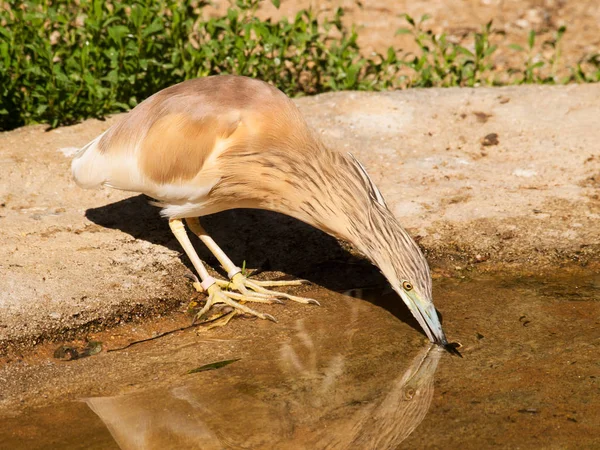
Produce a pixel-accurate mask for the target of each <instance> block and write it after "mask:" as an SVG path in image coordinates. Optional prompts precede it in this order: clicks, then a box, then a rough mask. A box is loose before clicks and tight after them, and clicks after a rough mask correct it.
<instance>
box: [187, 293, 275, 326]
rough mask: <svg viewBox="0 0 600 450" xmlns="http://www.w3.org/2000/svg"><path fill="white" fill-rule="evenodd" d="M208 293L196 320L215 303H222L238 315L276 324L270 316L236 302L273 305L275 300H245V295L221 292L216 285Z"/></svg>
mask: <svg viewBox="0 0 600 450" xmlns="http://www.w3.org/2000/svg"><path fill="white" fill-rule="evenodd" d="M208 292H209V297H208V300H207V303H206V305H204V307H203V308H202V310H201V311H200V312H199V313H198V316H197V317H198V318H200V317H202V316H203V315H204V314H205V313H206V312H207V311H208V309H209V308H210V307H211V306H212V305H214V304H216V303H224V304H226V305H229V306H231V307H232V308H234V310H236V311H238V312H240V313H244V314H249V315H251V316H255V317H258V318H259V319H266V320H271V321H273V322H277V320H276V319H275V317H273V316H272V315H270V314H266V313H261V312H259V311H256V310H254V309H252V308H249V307H248V306H246V305H244V304H242V303H239V302H238V301H237V300H239V301H245V300H250V301H254V302H257V301H258V302H259V303H273V302H274V301H277V299H262V298H261V299H260V300H257V299H246V298H245V297H246V296H245V295H243V294H238V293H236V292H230V291H222V290H221V288H220V287H219V286H218V285H217V284H213V285H212V286H211V287H209V288H208Z"/></svg>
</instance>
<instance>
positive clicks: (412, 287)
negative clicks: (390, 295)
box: [365, 208, 448, 346]
mask: <svg viewBox="0 0 600 450" xmlns="http://www.w3.org/2000/svg"><path fill="white" fill-rule="evenodd" d="M378 210H379V213H377V214H372V215H371V224H372V230H373V231H372V233H371V235H370V236H369V237H368V238H367V239H368V240H369V241H370V242H369V243H368V245H367V246H365V253H366V254H367V255H368V256H369V257H370V258H371V260H372V261H373V262H374V263H375V264H376V265H377V266H378V267H379V268H380V269H381V271H382V273H383V274H384V275H385V277H386V278H387V279H388V281H389V282H390V284H391V286H392V288H393V289H394V290H395V291H396V292H397V293H398V295H399V296H400V298H401V299H402V301H403V302H404V303H405V304H406V306H407V307H408V309H409V310H410V312H411V313H412V314H413V316H414V317H415V319H417V321H418V322H419V324H420V325H421V327H422V328H423V331H424V332H425V334H427V337H428V338H429V339H430V340H431V342H434V343H436V344H440V345H442V346H446V345H447V344H448V341H447V339H446V336H445V335H444V331H443V330H442V324H441V323H440V319H439V317H438V313H437V311H436V309H435V306H434V305H433V300H432V283H431V272H430V270H429V264H427V260H426V259H425V256H424V255H423V252H422V251H421V249H420V248H419V246H418V245H417V243H416V242H415V241H414V239H413V238H412V237H411V236H410V235H409V233H408V232H407V231H406V230H405V229H404V228H403V227H402V226H401V225H400V224H399V223H398V221H397V220H396V218H395V217H394V216H393V214H392V213H391V212H390V211H389V210H383V209H382V208H378ZM375 217H376V218H375Z"/></svg>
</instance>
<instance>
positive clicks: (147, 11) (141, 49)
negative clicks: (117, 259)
mask: <svg viewBox="0 0 600 450" xmlns="http://www.w3.org/2000/svg"><path fill="white" fill-rule="evenodd" d="M260 1H261V0H235V3H234V4H232V6H231V7H230V8H229V9H228V11H227V14H226V15H225V16H223V17H217V18H210V19H204V18H203V15H202V11H203V8H204V7H205V6H206V4H207V3H205V2H204V1H203V0H122V1H120V2H114V0H109V1H104V0H30V1H23V0H10V1H3V0H0V130H9V129H12V128H16V127H18V126H22V125H25V124H31V123H47V124H50V126H52V127H56V126H59V125H66V124H72V123H75V122H77V121H80V120H82V119H85V118H89V117H97V118H102V117H104V116H105V115H107V114H109V113H115V112H120V111H126V110H128V109H130V108H132V107H134V106H135V105H137V104H138V103H139V102H140V101H141V100H143V99H144V98H147V97H148V96H150V95H151V94H153V93H154V92H156V91H158V90H160V89H162V88H164V87H166V86H169V85H172V84H175V83H178V82H180V81H183V80H185V79H189V78H195V77H199V76H206V75H213V74H224V73H231V74H241V75H247V76H251V77H257V78H262V79H264V80H267V81H269V82H271V83H273V84H275V85H276V86H278V87H279V88H281V89H282V90H284V91H285V92H286V93H287V94H288V95H292V96H298V95H306V94H316V93H321V92H327V91H337V90H347V89H352V90H384V89H397V88H405V87H434V86H439V87H449V86H480V85H496V84H509V83H566V82H572V81H575V82H594V81H600V55H594V56H591V57H585V58H582V59H581V60H580V62H579V63H578V64H577V65H576V67H572V68H570V70H569V75H568V76H565V77H563V78H559V76H558V75H557V74H558V68H559V60H560V56H561V51H560V42H561V39H562V37H563V35H564V33H565V31H566V29H565V28H564V27H563V28H561V29H559V30H558V31H557V34H556V36H555V38H554V39H551V40H549V41H546V42H544V43H543V44H542V46H541V50H544V51H546V53H548V52H549V56H547V57H544V52H543V51H540V48H539V46H536V35H535V33H534V32H531V34H530V35H529V43H528V48H527V49H523V48H521V47H519V46H512V48H513V49H514V50H515V51H517V52H519V53H523V55H524V60H523V63H522V64H521V65H517V66H515V67H509V68H507V69H505V70H503V71H501V73H500V74H498V73H497V71H496V70H495V69H496V66H495V63H494V55H495V53H496V51H497V49H498V44H496V43H495V41H494V40H495V37H496V35H497V33H496V32H495V31H494V30H493V28H492V23H491V22H490V23H488V24H486V25H485V26H484V27H482V29H481V31H480V32H477V33H471V34H470V35H468V36H466V37H465V38H464V39H463V40H461V41H460V42H459V43H456V42H453V41H451V40H450V39H449V38H448V37H447V36H446V35H445V34H440V35H436V34H434V33H433V32H432V31H431V30H428V29H426V28H425V22H426V21H427V19H428V16H427V15H425V16H423V17H421V19H420V20H419V21H415V20H414V19H413V18H412V17H410V16H409V15H404V19H405V20H406V22H407V24H408V28H402V29H400V30H398V33H401V34H407V35H410V36H412V38H413V39H414V41H415V43H416V44H417V48H418V51H417V52H416V53H414V54H413V53H404V52H402V51H400V50H398V49H394V48H392V47H390V48H389V49H388V50H387V52H385V53H384V54H374V55H372V56H370V57H364V56H362V54H361V51H360V48H359V45H358V43H357V38H358V34H357V32H356V30H355V29H354V28H351V29H348V28H347V27H345V26H344V25H343V23H342V17H343V11H342V10H341V9H338V10H337V11H336V12H335V13H334V14H333V16H332V17H325V18H323V17H320V16H318V15H316V14H315V13H313V12H312V11H310V10H303V11H300V12H299V13H298V14H297V15H296V16H295V17H294V18H292V19H286V18H284V19H281V20H277V21H273V20H260V19H258V18H257V16H256V14H255V13H256V9H257V7H258V6H259V3H260ZM271 1H272V3H273V4H275V5H276V6H278V4H279V1H278V0H271Z"/></svg>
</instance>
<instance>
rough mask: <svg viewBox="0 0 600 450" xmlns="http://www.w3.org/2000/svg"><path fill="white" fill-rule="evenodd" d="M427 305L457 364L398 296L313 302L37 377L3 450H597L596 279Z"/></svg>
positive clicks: (502, 289)
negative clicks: (270, 317) (456, 348)
mask: <svg viewBox="0 0 600 450" xmlns="http://www.w3.org/2000/svg"><path fill="white" fill-rule="evenodd" d="M434 292H435V296H436V305H437V306H438V309H440V310H441V311H442V313H443V317H444V328H445V330H446V333H447V335H448V336H449V338H450V339H451V340H456V341H458V342H460V343H461V344H462V347H461V349H460V350H461V352H462V354H463V356H464V358H463V359H460V358H457V357H453V356H451V355H449V354H448V353H445V352H443V351H441V350H440V349H438V348H437V347H431V346H430V345H429V344H427V342H426V339H425V337H424V336H423V335H422V334H421V333H420V332H418V331H417V329H415V328H418V325H416V324H415V323H414V321H412V320H411V319H410V317H408V316H407V312H406V309H405V308H404V306H402V304H401V303H400V300H399V299H398V298H397V297H396V296H395V294H383V293H382V292H381V290H370V291H364V292H357V291H354V292H349V293H352V294H354V295H357V294H358V295H360V297H362V299H357V298H352V297H350V296H349V295H344V294H336V293H332V292H329V291H325V290H317V291H315V292H311V296H313V297H314V298H318V299H319V300H320V301H321V303H322V304H323V306H322V307H321V308H317V307H314V308H311V307H303V306H300V305H290V306H288V307H285V308H282V307H281V306H279V307H277V306H273V307H271V308H272V309H269V311H268V312H269V313H272V314H274V315H276V316H277V317H278V319H279V323H278V324H276V325H274V324H270V323H266V322H263V321H250V320H243V321H242V320H237V321H234V322H233V323H232V324H231V325H230V326H229V327H227V328H225V329H216V330H211V331H206V332H202V333H200V334H197V333H196V332H195V331H194V330H188V331H185V332H182V333H177V334H174V335H170V336H166V337H164V338H161V339H157V340H154V341H151V342H147V343H143V344H139V345H137V346H134V347H131V348H129V349H127V350H124V351H119V352H113V353H102V354H100V355H96V356H92V357H89V358H85V359H82V360H77V361H71V362H62V361H60V362H51V363H46V364H45V365H44V364H40V366H39V367H36V368H34V369H35V370H36V374H37V378H29V379H28V380H25V381H23V382H22V385H19V383H18V381H15V382H14V383H13V384H11V386H12V388H11V389H14V390H16V391H18V390H19V389H21V393H20V395H26V393H27V392H31V391H32V390H33V391H34V392H38V393H39V394H42V395H48V400H47V402H48V403H49V405H48V406H42V407H41V408H35V409H24V410H21V409H18V410H17V409H15V408H12V410H11V408H8V409H5V410H0V415H4V416H9V415H12V417H5V418H4V419H3V420H2V427H1V428H0V447H1V448H10V449H21V448H23V449H25V448H26V449H34V448H89V449H94V448H98V449H111V448H115V449H118V448H121V449H142V448H143V449H170V448H173V449H185V448H201V449H230V448H231V449H263V448H264V449H396V448H455V447H461V448H474V449H475V448H477V449H479V448H490V447H497V448H600V277H599V276H598V275H590V276H586V277H579V278H577V279H573V278H568V277H565V278H556V279H553V280H539V279H525V278H523V279H498V278H480V279H477V280H452V279H441V280H437V281H436V284H435V289H434ZM347 294H348V293H347ZM278 308H279V309H278ZM238 358H239V360H238V361H236V362H233V363H231V364H229V365H227V366H225V367H222V368H219V369H216V370H211V371H206V372H200V373H193V374H189V373H188V372H189V371H190V370H192V369H195V368H197V367H200V366H202V365H203V364H207V363H211V362H216V361H221V360H229V359H238ZM34 369H32V370H34ZM32 380H35V381H32ZM32 383H33V384H34V385H35V388H34V386H33V385H32ZM36 389H37V391H36ZM61 399H62V400H61ZM73 400H74V401H73ZM25 403H29V400H26V401H25ZM38 403H39V402H38ZM42 403H43V402H42ZM6 404H8V403H6ZM11 412H12V413H13V414H11ZM15 412H17V413H18V414H16V415H15V414H14V413H15Z"/></svg>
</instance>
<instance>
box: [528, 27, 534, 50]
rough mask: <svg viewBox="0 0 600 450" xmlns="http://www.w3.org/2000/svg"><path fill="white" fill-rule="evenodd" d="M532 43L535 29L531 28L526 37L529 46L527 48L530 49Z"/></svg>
mask: <svg viewBox="0 0 600 450" xmlns="http://www.w3.org/2000/svg"><path fill="white" fill-rule="evenodd" d="M534 44H535V31H534V30H531V31H530V32H529V37H528V38H527V45H528V46H529V49H532V48H533V46H534Z"/></svg>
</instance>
